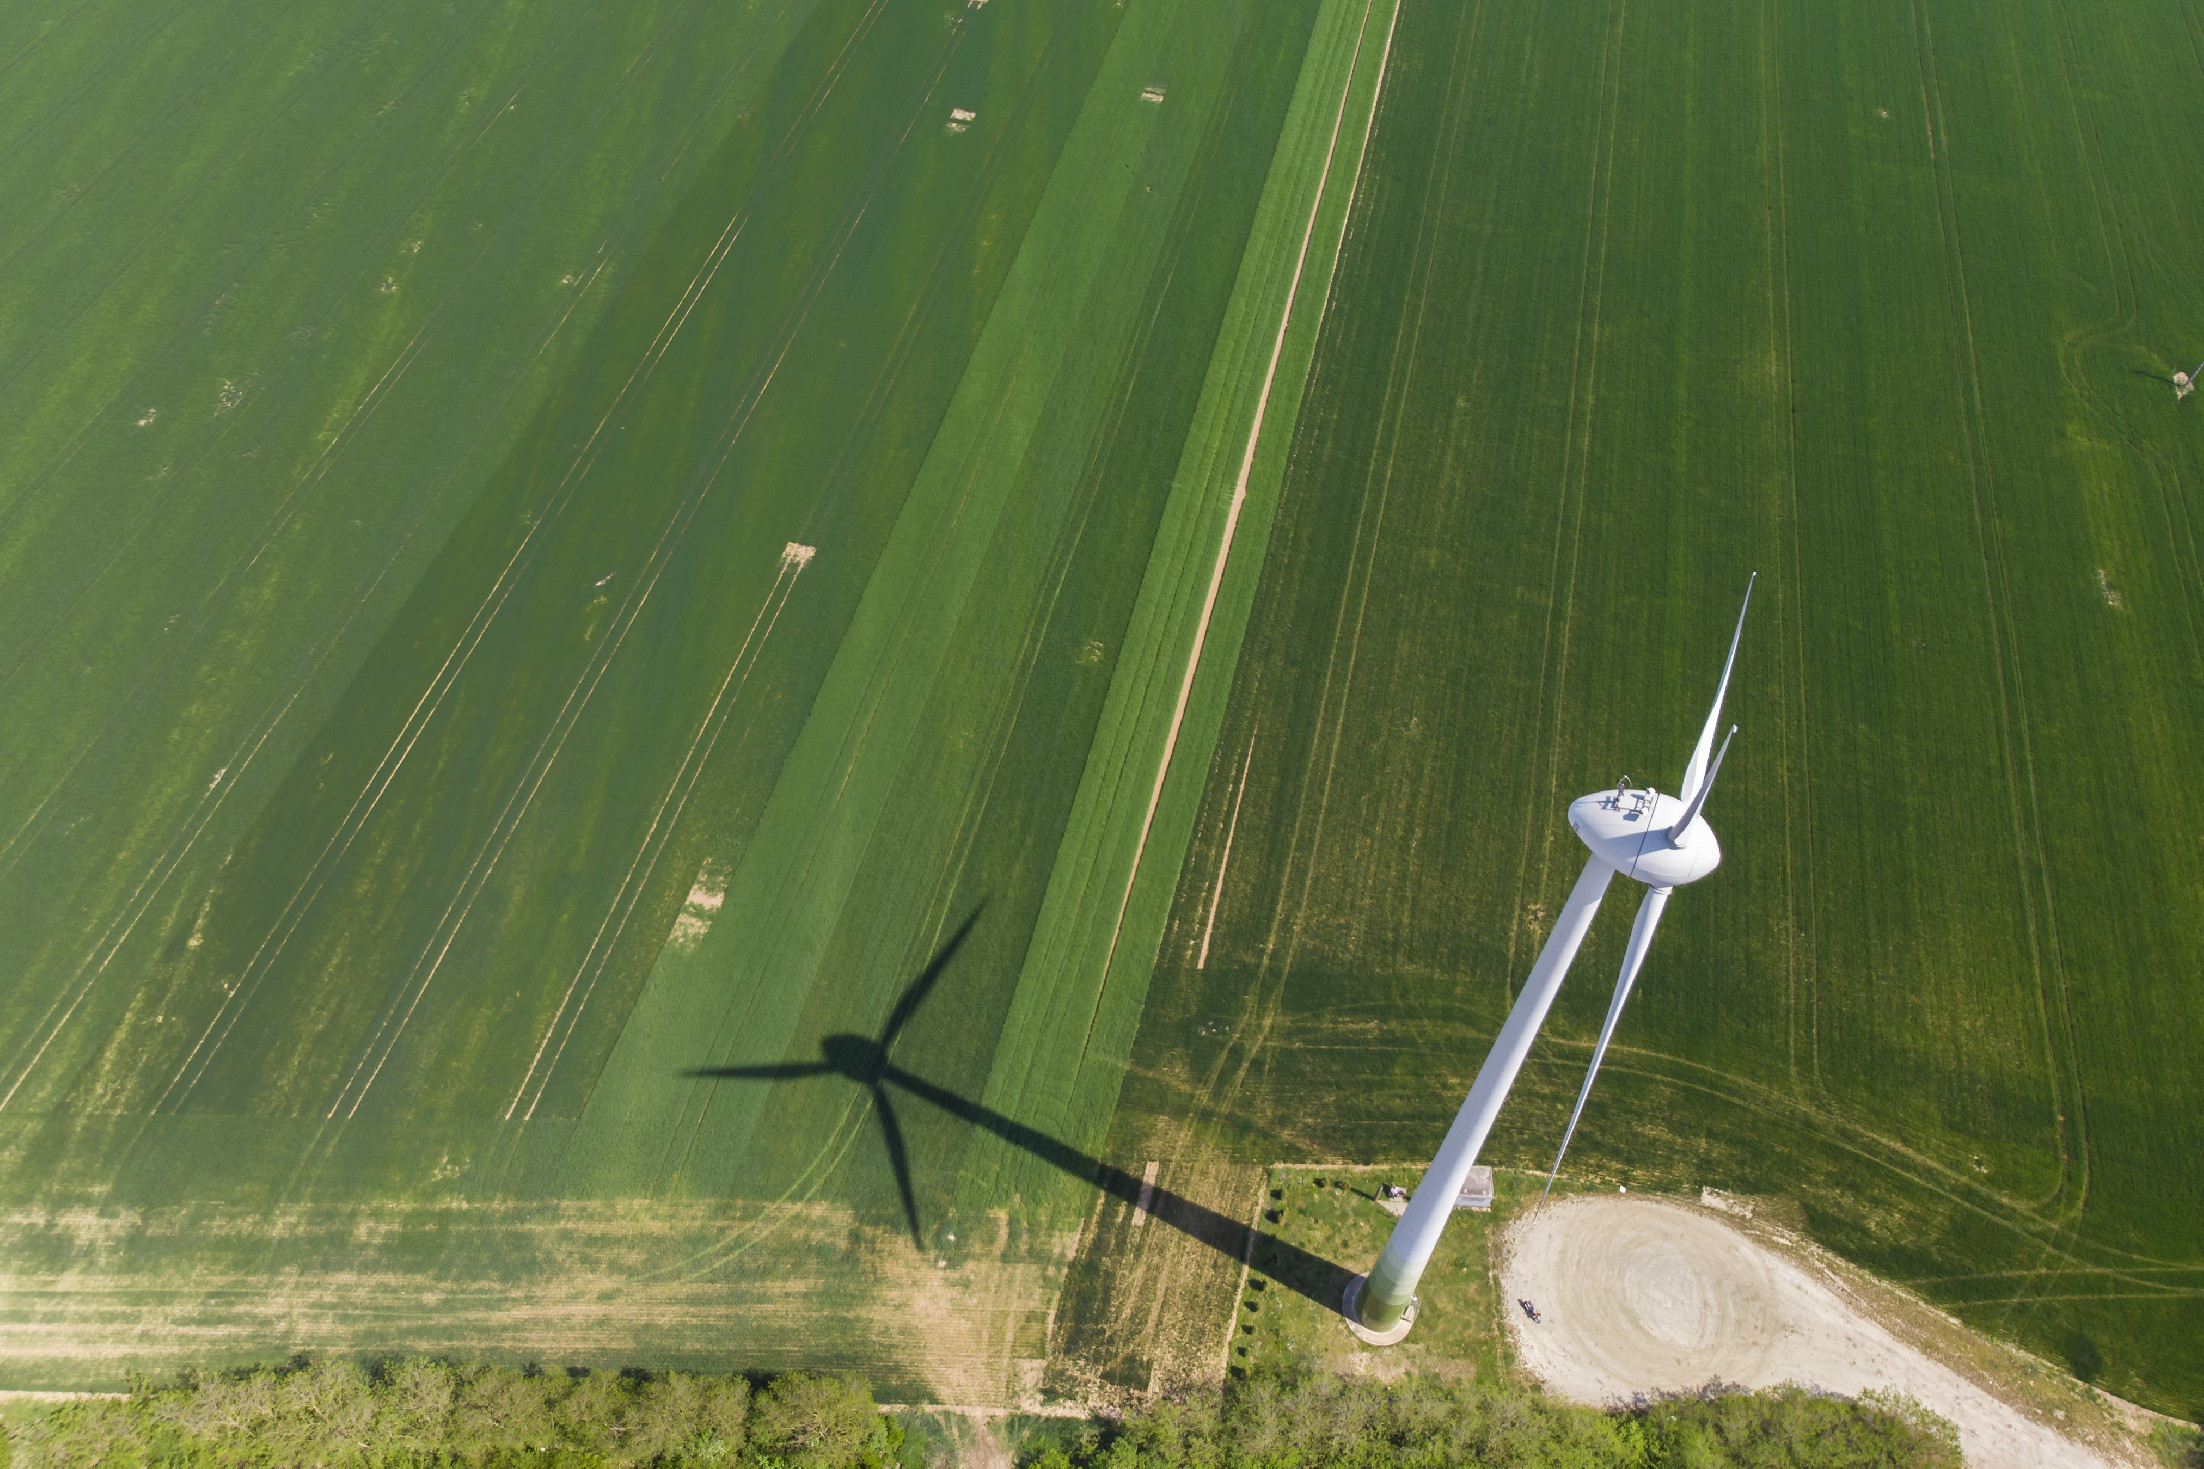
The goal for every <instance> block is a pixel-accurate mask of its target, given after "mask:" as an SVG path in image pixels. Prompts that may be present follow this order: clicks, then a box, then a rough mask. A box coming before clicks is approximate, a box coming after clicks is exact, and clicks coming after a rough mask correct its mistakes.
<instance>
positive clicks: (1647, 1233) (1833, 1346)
mask: <svg viewBox="0 0 2204 1469" xmlns="http://www.w3.org/2000/svg"><path fill="white" fill-rule="evenodd" d="M1500 1284H1501V1290H1502V1293H1503V1296H1504V1298H1505V1299H1506V1300H1507V1301H1508V1302H1509V1303H1510V1304H1511V1305H1512V1303H1514V1302H1515V1301H1517V1300H1518V1299H1528V1300H1530V1301H1532V1302H1533V1303H1535V1304H1536V1305H1537V1307H1538V1309H1539V1312H1540V1314H1541V1315H1543V1316H1544V1318H1545V1319H1544V1321H1543V1322H1542V1323H1540V1324H1536V1325H1534V1324H1532V1323H1531V1322H1530V1321H1529V1320H1528V1319H1526V1318H1525V1317H1524V1316H1523V1314H1522V1313H1521V1312H1520V1311H1519V1310H1511V1311H1510V1312H1509V1317H1510V1319H1509V1323H1508V1324H1509V1329H1510V1331H1511V1332H1512V1333H1513V1335H1514V1338H1515V1344H1516V1349H1517V1351H1518V1353H1519V1354H1520V1358H1521V1361H1522V1364H1523V1366H1524V1367H1525V1368H1527V1369H1528V1370H1529V1371H1531V1372H1534V1373H1536V1374H1537V1375H1538V1377H1539V1378H1540V1379H1541V1380H1543V1381H1544V1382H1545V1383H1546V1385H1547V1386H1548V1387H1550V1388H1553V1389H1554V1390H1556V1391H1557V1392H1560V1393H1562V1394H1563V1395H1565V1396H1567V1397H1571V1398H1575V1399H1577V1400H1579V1401H1581V1402H1587V1403H1609V1402H1614V1401H1617V1400H1628V1399H1629V1398H1631V1397H1634V1396H1635V1395H1637V1394H1640V1393H1654V1392H1667V1391H1674V1390H1679V1389H1689V1388H1695V1387H1698V1386H1699V1385H1701V1384H1702V1383H1705V1382H1707V1381H1709V1380H1710V1379H1714V1378H1719V1379H1721V1380H1722V1381H1724V1382H1734V1383H1738V1384H1741V1385H1743V1386H1746V1387H1770V1386H1774V1385H1775V1384H1777V1383H1782V1382H1796V1383H1801V1384H1803V1385H1805V1386H1808V1387H1815V1388H1820V1389H1823V1390H1824V1391H1828V1392H1837V1393H1844V1394H1846V1395H1853V1394H1857V1393H1859V1392H1862V1391H1864V1390H1866V1389H1868V1388H1885V1389H1895V1390H1897V1391H1899V1392H1903V1393H1908V1394H1910V1395H1911V1396H1913V1397H1915V1398H1918V1399H1919V1400H1920V1401H1921V1402H1923V1403H1925V1404H1927V1405H1928V1406H1929V1407H1930V1408H1931V1409H1933V1410H1934V1411H1936V1412H1937V1413H1940V1414H1942V1415H1943V1416H1944V1417H1946V1418H1948V1419H1950V1420H1951V1421H1952V1422H1953V1423H1955V1424H1957V1425H1958V1427H1959V1437H1960V1442H1961V1446H1962V1447H1963V1449H1964V1451H1965V1453H1966V1456H1967V1462H1968V1464H1969V1465H1982V1466H1996V1469H2007V1466H2013V1469H2021V1466H2027V1469H2034V1466H2046V1469H2051V1466H2068V1465H2072V1466H2089V1469H2099V1466H2103V1465H2106V1464H2108V1463H2109V1462H2110V1461H2108V1460H2106V1459H2104V1458H2102V1457H2100V1456H2099V1455H2098V1454H2096V1453H2095V1452H2093V1451H2091V1450H2089V1449H2087V1448H2084V1447H2082V1446H2081V1445H2079V1444H2076V1443H2074V1442H2072V1441H2071V1440H2069V1439H2067V1438H2065V1437H2064V1436H2062V1435H2060V1434H2059V1433H2057V1432H2056V1431H2054V1430H2052V1429H2050V1428H2048V1427H2046V1426H2044V1425H2043V1424H2042V1423H2039V1422H2037V1421H2035V1420H2034V1419H2032V1418H2030V1417H2029V1416H2027V1415H2026V1414H2024V1413H2023V1412H2021V1411H2020V1410H2019V1409H2017V1408H2014V1407H2011V1406H2009V1405H2008V1404H2006V1403H2004V1402H2001V1401H1999V1400H1998V1399H1997V1398H1994V1397H1992V1396H1991V1395H1990V1394H1989V1393H1988V1392H1985V1391H1984V1390H1983V1389H1982V1388H1980V1387H1978V1386H1976V1385H1975V1384H1974V1383H1973V1382H1970V1381H1969V1380H1967V1379H1966V1378H1964V1377H1962V1376H1960V1375H1959V1374H1958V1373H1957V1372H1955V1371H1953V1370H1952V1369H1951V1368H1949V1367H1947V1366H1945V1365H1944V1364H1942V1363H1940V1362H1937V1361H1934V1360H1932V1359H1931V1358H1929V1357H1928V1356H1927V1355H1926V1354H1924V1353H1923V1352H1921V1351H1920V1350H1918V1349H1917V1348H1915V1347H1912V1346H1909V1345H1907V1344H1906V1343H1904V1342H1902V1341H1900V1340H1899V1339H1898V1338H1897V1337H1896V1336H1894V1335H1893V1334H1892V1333H1891V1332H1890V1331H1889V1330H1888V1329H1887V1328H1885V1327H1884V1326H1882V1325H1881V1324H1880V1323H1878V1322H1876V1321H1874V1320H1871V1319H1870V1318H1868V1317H1867V1316H1866V1315H1864V1314H1862V1313H1861V1312H1860V1311H1859V1309H1858V1308H1857V1307H1856V1306H1854V1305H1853V1304H1852V1303H1851V1302H1849V1301H1847V1300H1846V1299H1844V1297H1843V1296H1842V1295H1840V1294H1839V1292H1838V1291H1837V1290H1835V1289H1833V1288H1832V1287H1831V1285H1830V1284H1829V1283H1828V1282H1827V1281H1825V1280H1822V1279H1819V1278H1817V1277H1816V1276H1815V1274H1813V1273H1812V1272H1810V1271H1809V1270H1808V1269H1807V1268H1806V1267H1804V1266H1802V1265H1801V1264H1799V1263H1798V1262H1797V1261H1794V1260H1792V1259H1789V1258H1787V1257H1786V1256H1784V1255H1782V1254H1780V1253H1778V1252H1777V1251H1775V1250H1773V1249H1770V1248H1769V1247H1768V1246H1766V1245H1764V1244H1761V1243H1760V1242H1759V1241H1757V1240H1754V1239H1752V1238H1750V1237H1749V1236H1747V1235H1745V1234H1743V1233H1741V1232H1740V1231H1738V1230H1737V1229H1735V1228H1733V1227H1731V1226H1730V1225H1728V1224H1726V1223H1724V1222H1723V1221H1722V1220H1720V1219H1717V1218H1715V1217H1713V1216H1712V1215H1709V1214H1704V1213H1701V1212H1698V1211H1696V1210H1693V1209H1689V1208H1685V1207H1683V1206H1682V1205H1679V1204H1673V1203H1668V1202H1665V1201H1663V1200H1659V1199H1648V1198H1627V1197H1613V1198H1608V1197H1590V1198H1577V1199H1569V1200H1564V1201H1562V1202H1559V1203H1555V1204H1551V1205H1548V1206H1547V1207H1546V1208H1545V1209H1543V1210H1541V1211H1539V1212H1538V1213H1537V1214H1536V1215H1534V1216H1532V1217H1529V1218H1527V1219H1525V1220H1523V1221H1522V1222H1520V1223H1518V1224H1516V1225H1515V1226H1514V1228H1513V1229H1511V1230H1510V1231H1509V1234H1508V1252H1507V1260H1506V1263H1505V1264H1504V1265H1503V1266H1502V1268H1501V1277H1500Z"/></svg>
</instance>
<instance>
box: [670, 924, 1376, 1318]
mask: <svg viewBox="0 0 2204 1469" xmlns="http://www.w3.org/2000/svg"><path fill="white" fill-rule="evenodd" d="M984 907H985V904H982V905H981V907H979V908H974V909H973V910H972V913H971V915H970V916H969V917H967V918H966V919H965V920H964V922H963V923H962V924H960V925H959V926H958V927H957V930H956V932H955V933H953V934H951V935H950V936H949V938H948V940H947V941H946V942H945V943H943V944H942V946H941V947H940V948H939V949H938V950H936V951H935V953H934V956H933V958H932V959H931V960H929V961H928V962H927V964H926V967H925V968H924V969H922V970H920V971H919V974H918V977H917V978H916V979H914V980H912V981H911V983H910V984H909V985H908V986H907V987H905V989H904V991H903V993H902V995H901V996H899V997H898V998H897V1000H896V1002H895V1008H894V1009H893V1010H891V1011H890V1012H889V1013H888V1019H887V1021H886V1023H885V1024H883V1025H882V1026H881V1028H880V1033H879V1034H878V1035H876V1036H864V1035H851V1034H836V1035H830V1036H827V1037H826V1038H825V1039H823V1040H821V1041H820V1042H819V1059H818V1060H816V1061H799V1062H790V1063H783V1064H780V1065H773V1066H700V1067H694V1068H691V1069H689V1070H686V1071H683V1072H681V1073H680V1074H681V1075H682V1076H685V1077H695V1078H710V1079H713V1080H730V1081H795V1080H802V1079H805V1078H810V1077H823V1076H839V1077H842V1078H844V1079H845V1080H848V1081H852V1082H855V1083H856V1084H857V1085H859V1086H862V1087H863V1088H865V1090H867V1091H868V1092H870V1093H871V1094H872V1100H873V1115H874V1116H876V1117H878V1118H879V1119H880V1129H881V1133H882V1135H883V1141H884V1142H885V1143H886V1144H887V1149H888V1166H889V1167H890V1168H891V1169H893V1170H894V1173H895V1185H896V1191H897V1193H898V1194H899V1195H900V1196H901V1197H902V1201H903V1213H904V1219H905V1221H906V1223H908V1224H909V1226H910V1231H911V1242H912V1243H913V1244H914V1245H916V1246H918V1247H919V1248H920V1249H924V1248H925V1236H924V1234H923V1232H922V1231H921V1230H920V1227H919V1217H918V1201H917V1197H916V1195H915V1194H914V1192H913V1190H912V1187H911V1166H910V1156H909V1153H908V1151H907V1149H906V1148H905V1146H904V1142H903V1127H902V1123H901V1120H900V1119H899V1118H898V1117H897V1116H896V1111H895V1100H894V1097H893V1095H892V1094H891V1092H890V1090H889V1089H890V1088H891V1087H892V1088H894V1089H895V1090H897V1091H901V1092H903V1093H905V1094H906V1095H909V1096H913V1097H917V1098H918V1099H919V1100H921V1101H925V1102H930V1103H932V1104H933V1105H934V1106H936V1107H939V1108H940V1109H941V1110H942V1111H944V1112H947V1113H949V1114H950V1115H951V1116H953V1117H958V1118H961V1119H963V1120H964V1121H965V1122H968V1123H970V1124H971V1125H972V1126H974V1127H978V1128H982V1129H984V1130H985V1131H987V1132H991V1133H993V1134H994V1135H995V1136H996V1137H999V1138H1001V1139H1002V1140H1003V1141H1004V1142H1007V1143H1009V1144H1010V1145H1011V1146H1012V1147H1015V1148H1018V1149H1020V1150H1022V1151H1024V1152H1026V1153H1029V1154H1031V1155H1032V1156H1034V1157H1036V1158H1039V1159H1040V1160H1041V1161H1043V1162H1045V1163H1048V1164H1050V1165H1051V1166H1053V1167H1056V1168H1058V1169H1061V1170H1062V1171H1063V1172H1065V1173H1067V1174H1069V1175H1071V1176H1072V1177H1073V1178H1076V1179H1078V1180H1080V1181H1081V1182H1083V1183H1091V1184H1093V1185H1094V1186H1096V1187H1097V1188H1099V1189H1101V1190H1102V1192H1104V1193H1106V1194H1109V1195H1110V1196H1112V1197H1113V1198H1118V1199H1122V1200H1124V1201H1125V1202H1126V1203H1127V1204H1130V1205H1132V1206H1133V1207H1134V1208H1136V1209H1138V1208H1145V1210H1146V1211H1147V1213H1148V1217H1150V1218H1151V1219H1153V1220H1155V1221H1156V1222H1157V1223H1159V1224H1165V1225H1169V1226H1170V1227H1171V1228H1173V1229H1175V1230H1177V1231H1178V1232H1179V1233H1181V1234H1183V1235H1185V1236H1187V1237H1188V1238H1190V1239H1193V1240H1196V1241H1198V1242H1200V1243H1201V1244H1204V1245H1206V1246H1208V1247H1209V1248H1210V1249H1213V1250H1215V1251H1217V1252H1218V1253H1219V1254H1222V1255H1226V1256H1228V1257H1230V1258H1231V1259H1234V1260H1239V1261H1245V1262H1246V1263H1247V1264H1248V1265H1249V1266H1250V1267H1251V1268H1253V1269H1255V1270H1258V1271H1260V1272H1261V1273H1262V1274H1264V1275H1266V1276H1268V1277H1270V1278H1271V1279H1272V1280H1275V1281H1277V1282H1278V1283H1279V1284H1280V1285H1282V1286H1284V1287H1285V1288H1286V1289H1288V1290H1291V1291H1293V1292H1294V1293H1296V1294H1297V1295H1302V1296H1305V1297H1307V1298H1308V1299H1309V1300H1311V1301H1314V1302H1315V1303H1316V1304H1317V1305H1319V1306H1322V1307H1323V1308H1324V1309H1325V1310H1327V1311H1332V1312H1337V1311H1338V1310H1339V1306H1340V1299H1341V1295H1342V1293H1343V1292H1344V1291H1345V1289H1346V1287H1347V1284H1348V1282H1349V1281H1351V1280H1353V1279H1354V1272H1352V1271H1350V1270H1347V1269H1345V1268H1343V1267H1341V1266H1339V1265H1337V1264H1334V1263H1333V1262H1332V1261H1330V1260H1326V1259H1323V1258H1322V1257H1320V1256H1318V1255H1314V1254H1311V1253H1310V1252H1309V1251H1307V1250H1304V1249H1302V1248H1301V1247H1300V1246H1299V1245H1295V1244H1292V1243H1289V1242H1288V1241H1286V1240H1282V1239H1280V1238H1278V1237H1277V1236H1276V1235H1273V1234H1266V1233H1264V1232H1263V1231H1261V1230H1259V1229H1256V1228H1255V1227H1254V1226H1253V1225H1252V1224H1247V1223H1242V1222H1241V1221H1240V1220H1237V1219H1232V1218H1228V1217H1227V1216H1225V1215H1223V1214H1220V1213H1218V1212H1217V1211H1216V1210H1214V1209H1212V1208H1210V1207H1209V1206H1208V1205H1206V1204H1200V1203H1196V1202H1195V1201H1194V1200H1192V1199H1189V1198H1186V1197H1184V1196H1182V1195H1179V1194H1175V1193H1173V1192H1171V1191H1170V1190H1169V1189H1166V1188H1158V1187H1154V1186H1144V1185H1143V1184H1142V1182H1141V1180H1140V1179H1138V1178H1135V1177H1134V1176H1133V1175H1132V1174H1130V1173H1127V1172H1126V1171H1125V1170H1124V1169H1122V1168H1119V1167H1117V1166H1116V1165H1115V1164H1111V1163H1105V1162H1103V1161H1102V1160H1101V1159H1100V1158H1097V1157H1095V1156H1094V1155H1092V1154H1090V1153H1087V1152H1084V1151H1082V1150H1081V1149H1079V1148H1075V1147H1073V1146H1072V1145H1071V1144H1069V1143H1067V1142H1065V1141H1063V1140H1062V1139H1061V1138H1057V1137H1053V1136H1051V1135H1050V1134H1048V1133H1045V1132H1042V1131H1041V1130H1040V1129H1039V1128H1036V1127H1029V1126H1027V1125H1026V1124H1025V1123H1023V1122H1020V1121H1018V1120H1017V1119H1015V1118H1013V1117H1008V1116H1005V1115H1004V1114H1003V1113H1001V1112H998V1111H996V1110H995V1109H994V1108H992V1107H989V1106H987V1105H985V1104H984V1103H981V1102H977V1101H974V1100H973V1099H972V1098H970V1097H966V1096H963V1095H961V1094H959V1093H957V1092H953V1091H951V1090H949V1089H948V1088H947V1087H944V1086H937V1085H936V1084H934V1083H933V1082H930V1081H928V1080H926V1078H924V1077H922V1076H919V1075H917V1074H916V1073H914V1072H912V1071H909V1070H907V1069H906V1068H904V1067H901V1066H898V1065H896V1064H895V1062H894V1061H893V1060H892V1059H891V1053H892V1052H893V1050H894V1048H895V1043H896V1041H897V1039H898V1038H899V1037H900V1036H901V1035H902V1032H903V1029H904V1027H905V1026H907V1025H909V1024H910V1021H911V1017H912V1016H913V1015H915V1014H916V1013H917V1012H918V1008H919V1006H920V1005H922V1004H924V1003H925V1001H926V998H927V996H928V995H930V994H932V993H933V990H934V986H935V985H937V984H939V983H940V982H941V977H942V975H943V974H944V973H946V972H947V970H948V968H949V963H950V961H951V960H952V959H953V958H955V957H956V952H957V950H958V949H959V948H960V947H962V945H963V943H964V940H965V939H966V937H967V936H969V935H970V933H971V932H972V926H973V925H974V924H975V923H977V922H978V921H979V916H980V912H981V908H984ZM1144 1195H1145V1197H1144Z"/></svg>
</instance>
